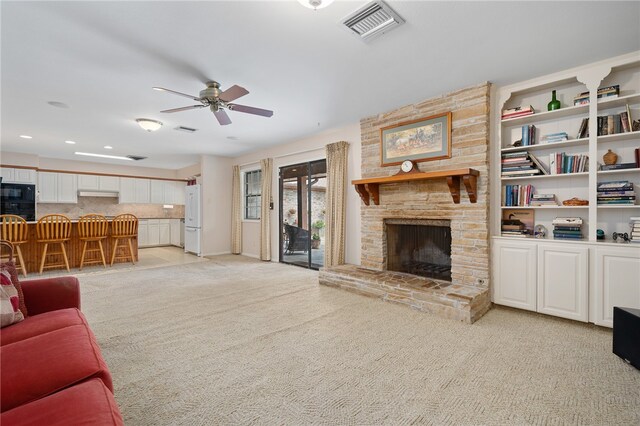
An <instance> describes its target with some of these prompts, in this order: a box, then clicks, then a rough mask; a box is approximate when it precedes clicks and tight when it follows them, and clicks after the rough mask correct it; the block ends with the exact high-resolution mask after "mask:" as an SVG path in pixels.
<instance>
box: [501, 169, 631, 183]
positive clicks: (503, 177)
mask: <svg viewBox="0 0 640 426" xmlns="http://www.w3.org/2000/svg"><path fill="white" fill-rule="evenodd" d="M634 170H635V169H634ZM588 176H589V172H581V173H562V174H559V175H538V176H522V177H520V176H518V177H506V176H502V177H500V180H502V181H503V182H504V181H510V180H532V179H535V180H542V179H562V178H571V177H588Z"/></svg>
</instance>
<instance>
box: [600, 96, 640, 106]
mask: <svg viewBox="0 0 640 426" xmlns="http://www.w3.org/2000/svg"><path fill="white" fill-rule="evenodd" d="M638 102H640V93H634V94H632V95H627V96H619V97H617V98H613V99H607V98H604V99H599V100H598V109H599V110H603V109H608V108H618V107H621V106H625V105H627V104H635V103H638Z"/></svg>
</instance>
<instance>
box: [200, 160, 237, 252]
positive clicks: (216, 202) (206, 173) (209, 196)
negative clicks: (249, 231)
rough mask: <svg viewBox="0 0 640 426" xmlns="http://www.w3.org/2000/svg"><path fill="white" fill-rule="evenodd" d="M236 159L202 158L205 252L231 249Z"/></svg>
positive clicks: (203, 237)
mask: <svg viewBox="0 0 640 426" xmlns="http://www.w3.org/2000/svg"><path fill="white" fill-rule="evenodd" d="M233 163H234V161H233V159H231V158H226V157H218V156H215V155H203V156H201V157H200V167H201V175H200V179H199V180H198V182H199V183H201V184H202V242H201V243H202V255H203V256H210V255H214V254H224V253H230V252H231V178H232V171H231V170H232V168H231V165H232V164H233Z"/></svg>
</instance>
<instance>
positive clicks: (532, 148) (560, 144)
mask: <svg viewBox="0 0 640 426" xmlns="http://www.w3.org/2000/svg"><path fill="white" fill-rule="evenodd" d="M634 133H638V135H640V132H634ZM588 144H589V138H582V139H570V140H568V141H564V142H554V143H541V144H536V145H527V146H516V147H509V148H502V150H501V152H502V153H506V152H518V151H540V150H543V149H563V148H566V147H570V146H581V145H582V146H587V145H588Z"/></svg>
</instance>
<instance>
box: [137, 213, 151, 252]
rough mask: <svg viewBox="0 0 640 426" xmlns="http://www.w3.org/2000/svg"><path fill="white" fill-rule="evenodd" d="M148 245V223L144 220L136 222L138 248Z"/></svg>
mask: <svg viewBox="0 0 640 426" xmlns="http://www.w3.org/2000/svg"><path fill="white" fill-rule="evenodd" d="M148 245H149V223H148V222H147V221H146V220H141V221H139V222H138V247H146V246H148Z"/></svg>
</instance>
